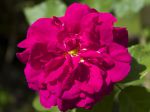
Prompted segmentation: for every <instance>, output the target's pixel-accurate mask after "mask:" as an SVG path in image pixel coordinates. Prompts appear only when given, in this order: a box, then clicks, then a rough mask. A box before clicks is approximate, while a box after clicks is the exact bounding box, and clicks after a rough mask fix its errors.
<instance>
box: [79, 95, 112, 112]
mask: <svg viewBox="0 0 150 112" xmlns="http://www.w3.org/2000/svg"><path fill="white" fill-rule="evenodd" d="M113 102H114V93H113V92H112V93H111V94H110V95H108V96H105V97H104V98H103V99H102V100H101V101H100V102H99V103H97V104H96V105H95V106H94V107H93V109H92V110H84V109H76V112H112V110H113Z"/></svg>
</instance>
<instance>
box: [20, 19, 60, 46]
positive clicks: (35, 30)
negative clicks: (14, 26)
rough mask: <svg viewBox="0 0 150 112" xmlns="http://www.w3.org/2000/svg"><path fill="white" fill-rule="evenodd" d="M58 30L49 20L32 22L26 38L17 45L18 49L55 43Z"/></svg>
mask: <svg viewBox="0 0 150 112" xmlns="http://www.w3.org/2000/svg"><path fill="white" fill-rule="evenodd" d="M57 34H58V28H57V27H55V25H53V20H52V19H51V18H40V19H38V20H37V21H36V22H34V23H33V24H32V25H31V26H30V27H29V30H28V32H27V38H26V39H25V40H23V41H22V42H20V43H19V44H18V47H20V48H28V47H31V46H33V45H34V44H35V43H47V42H48V43H49V44H53V43H56V41H57V40H56V39H57Z"/></svg>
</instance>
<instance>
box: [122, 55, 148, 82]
mask: <svg viewBox="0 0 150 112" xmlns="http://www.w3.org/2000/svg"><path fill="white" fill-rule="evenodd" d="M145 69H146V66H144V65H142V64H139V63H138V62H137V60H136V59H135V58H133V57H132V63H131V71H130V73H129V75H128V77H127V78H126V79H125V80H124V81H123V83H124V82H130V81H134V80H138V79H139V78H140V73H141V72H142V71H144V70H145Z"/></svg>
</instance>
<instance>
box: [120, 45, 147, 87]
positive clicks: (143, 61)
mask: <svg viewBox="0 0 150 112" xmlns="http://www.w3.org/2000/svg"><path fill="white" fill-rule="evenodd" d="M129 52H130V54H131V55H132V57H133V58H132V63H131V71H130V73H129V75H128V77H127V78H126V79H125V80H124V81H123V82H122V83H124V85H125V86H130V85H141V84H143V82H144V81H145V79H144V77H145V75H146V74H147V73H148V72H150V44H146V45H135V46H131V47H130V48H129Z"/></svg>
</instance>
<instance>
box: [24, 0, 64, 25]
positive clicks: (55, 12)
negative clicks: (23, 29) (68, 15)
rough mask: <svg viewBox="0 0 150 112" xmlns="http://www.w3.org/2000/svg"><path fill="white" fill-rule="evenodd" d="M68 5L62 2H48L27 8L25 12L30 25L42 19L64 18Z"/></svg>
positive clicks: (47, 0) (56, 0)
mask: <svg viewBox="0 0 150 112" xmlns="http://www.w3.org/2000/svg"><path fill="white" fill-rule="evenodd" d="M65 9H66V5H65V4H64V3H63V2H61V1H60V0H46V1H44V2H42V3H40V4H38V5H35V6H33V7H26V8H25V10H24V12H25V15H26V18H27V20H28V21H29V23H30V24H31V23H33V22H34V21H35V20H37V19H38V18H41V17H52V16H62V15H63V14H64V12H65Z"/></svg>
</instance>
